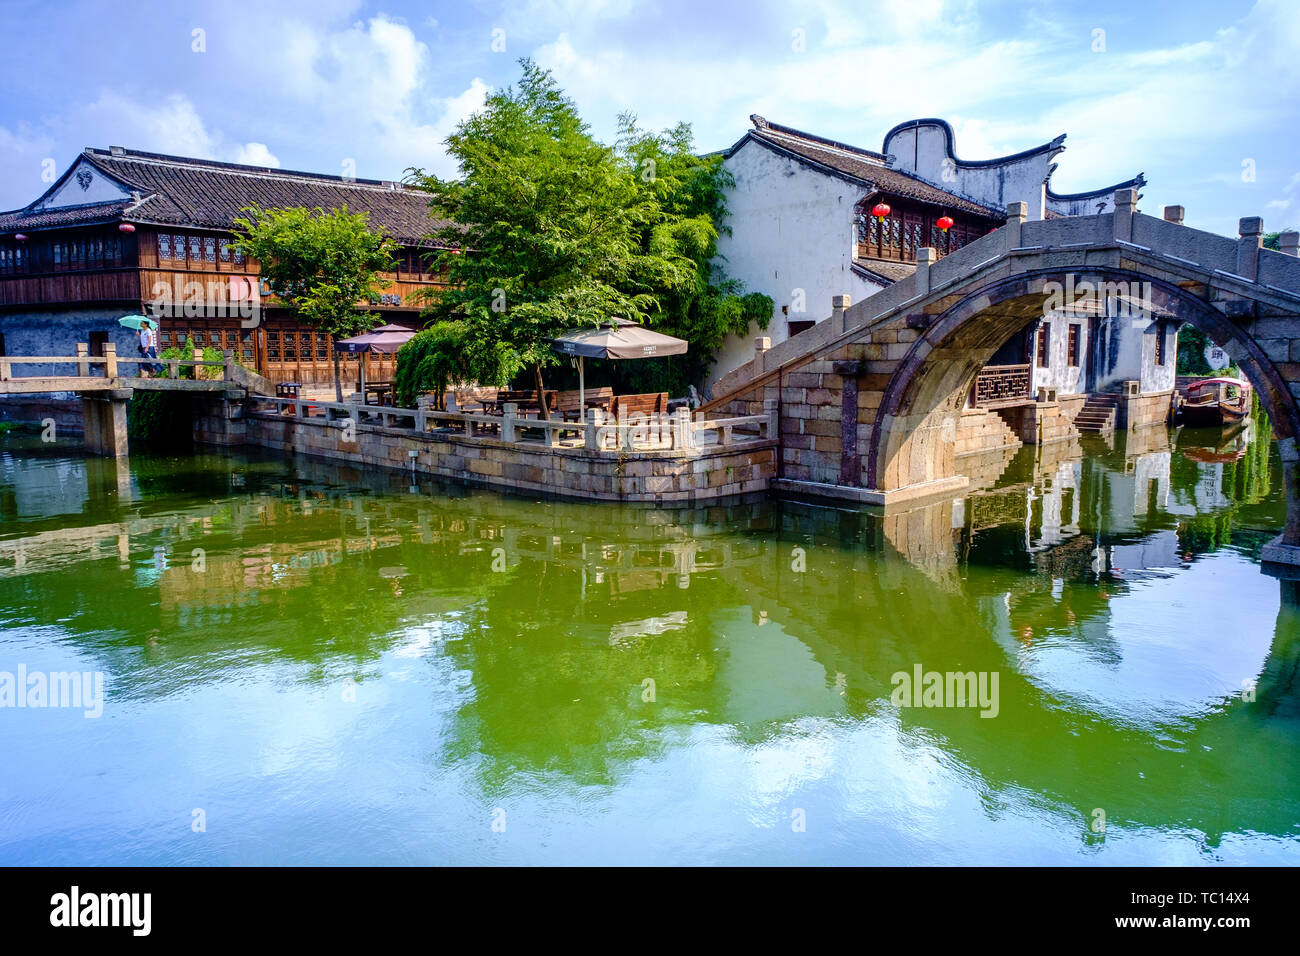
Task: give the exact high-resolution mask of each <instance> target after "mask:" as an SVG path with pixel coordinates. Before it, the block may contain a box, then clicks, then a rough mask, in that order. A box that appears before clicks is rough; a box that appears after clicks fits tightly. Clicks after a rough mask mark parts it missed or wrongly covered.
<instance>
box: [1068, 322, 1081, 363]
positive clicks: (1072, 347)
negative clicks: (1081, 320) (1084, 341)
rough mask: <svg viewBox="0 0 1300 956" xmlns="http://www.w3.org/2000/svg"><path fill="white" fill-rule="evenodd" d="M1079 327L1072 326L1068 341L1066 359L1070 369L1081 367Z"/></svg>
mask: <svg viewBox="0 0 1300 956" xmlns="http://www.w3.org/2000/svg"><path fill="white" fill-rule="evenodd" d="M1079 331H1080V329H1079V326H1077V325H1074V324H1071V325H1070V329H1069V333H1068V334H1069V339H1068V340H1067V341H1066V357H1067V361H1068V362H1069V364H1070V368H1078V367H1079Z"/></svg>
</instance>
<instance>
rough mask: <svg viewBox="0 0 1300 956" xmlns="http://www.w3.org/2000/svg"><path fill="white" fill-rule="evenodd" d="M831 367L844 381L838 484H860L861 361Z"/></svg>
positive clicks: (841, 391)
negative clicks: (859, 411)
mask: <svg viewBox="0 0 1300 956" xmlns="http://www.w3.org/2000/svg"><path fill="white" fill-rule="evenodd" d="M832 367H833V369H834V371H835V374H836V375H839V376H842V377H843V379H844V381H843V383H842V384H841V385H840V484H841V485H849V486H852V487H855V488H856V487H859V486H860V485H861V484H862V453H861V452H859V451H858V376H859V375H861V374H862V363H861V362H852V361H849V362H835V363H834V364H833V366H832Z"/></svg>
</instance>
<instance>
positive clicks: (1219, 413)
mask: <svg viewBox="0 0 1300 956" xmlns="http://www.w3.org/2000/svg"><path fill="white" fill-rule="evenodd" d="M1250 396H1251V389H1250V383H1249V382H1243V381H1242V380H1241V379H1239V378H1203V379H1201V380H1200V381H1197V382H1192V384H1191V385H1188V386H1187V397H1186V398H1184V399H1183V402H1182V404H1181V405H1180V406H1179V414H1180V415H1181V416H1182V420H1183V423H1184V424H1185V425H1190V426H1191V427H1193V428H1213V427H1215V426H1219V425H1230V424H1232V423H1233V422H1239V421H1241V420H1242V419H1244V418H1246V416H1248V415H1249V414H1250Z"/></svg>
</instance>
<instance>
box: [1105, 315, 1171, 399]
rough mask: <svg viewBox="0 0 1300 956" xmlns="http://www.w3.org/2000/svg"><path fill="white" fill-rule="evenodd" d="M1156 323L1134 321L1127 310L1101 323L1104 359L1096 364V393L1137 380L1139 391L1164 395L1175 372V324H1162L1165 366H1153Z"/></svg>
mask: <svg viewBox="0 0 1300 956" xmlns="http://www.w3.org/2000/svg"><path fill="white" fill-rule="evenodd" d="M1159 329H1160V323H1157V322H1154V321H1151V320H1150V319H1147V318H1144V317H1139V318H1136V319H1135V318H1134V317H1133V315H1132V314H1131V313H1130V312H1129V310H1128V309H1127V308H1124V309H1121V311H1120V314H1119V315H1116V316H1114V317H1112V318H1110V319H1105V320H1103V323H1102V326H1101V327H1100V329H1099V333H1100V335H1101V338H1102V341H1103V343H1104V350H1105V358H1104V360H1103V361H1101V362H1099V363H1098V369H1097V390H1098V391H1102V392H1104V391H1107V390H1115V389H1117V388H1119V387H1120V386H1121V383H1123V382H1126V381H1137V382H1139V383H1140V385H1139V386H1138V387H1139V389H1140V390H1141V391H1143V392H1164V391H1168V390H1170V389H1172V388H1173V387H1174V377H1175V374H1176V370H1177V354H1178V329H1177V323H1176V322H1166V323H1164V336H1165V363H1164V365H1156V336H1157V334H1159V333H1158V330H1159Z"/></svg>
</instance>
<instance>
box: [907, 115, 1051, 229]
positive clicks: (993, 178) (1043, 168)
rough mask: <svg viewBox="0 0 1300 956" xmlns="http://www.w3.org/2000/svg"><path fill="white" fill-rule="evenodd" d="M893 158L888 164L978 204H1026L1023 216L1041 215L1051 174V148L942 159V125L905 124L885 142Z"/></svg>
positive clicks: (944, 144) (944, 151)
mask: <svg viewBox="0 0 1300 956" xmlns="http://www.w3.org/2000/svg"><path fill="white" fill-rule="evenodd" d="M885 151H886V152H888V153H890V154H892V155H893V156H894V159H895V163H894V167H895V168H896V169H901V170H903V171H904V172H910V173H913V174H914V175H916V176H919V177H921V178H922V179H924V180H927V181H929V182H931V183H933V184H934V185H936V186H939V187H940V188H942V189H947V190H948V191H949V192H955V193H957V194H958V195H961V196H966V197H967V198H969V199H973V200H975V202H978V203H980V204H981V205H984V206H990V207H992V208H994V209H1006V207H1007V204H1008V203H1013V202H1025V203H1028V204H1029V218H1030V219H1042V218H1043V210H1044V209H1045V208H1046V205H1047V179H1048V176H1049V175H1050V174H1051V155H1052V154H1051V152H1050V151H1046V150H1044V151H1043V152H1040V153H1036V154H1034V155H1032V156H1026V157H1022V158H1020V159H1015V160H1008V161H1006V162H999V163H996V164H993V165H989V166H984V165H980V166H966V165H963V164H962V163H961V162H960V161H958V162H957V163H956V164H955V165H952V164H945V162H944V160H946V159H948V151H947V137H946V135H945V133H944V130H943V128H942V127H939V126H921V127H919V128H916V127H912V128H905V129H902V130H899V131H898V132H897V133H895V134H894V135H893V136H892V137H890V138H889V140H888V141H887V142H886V143H885Z"/></svg>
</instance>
